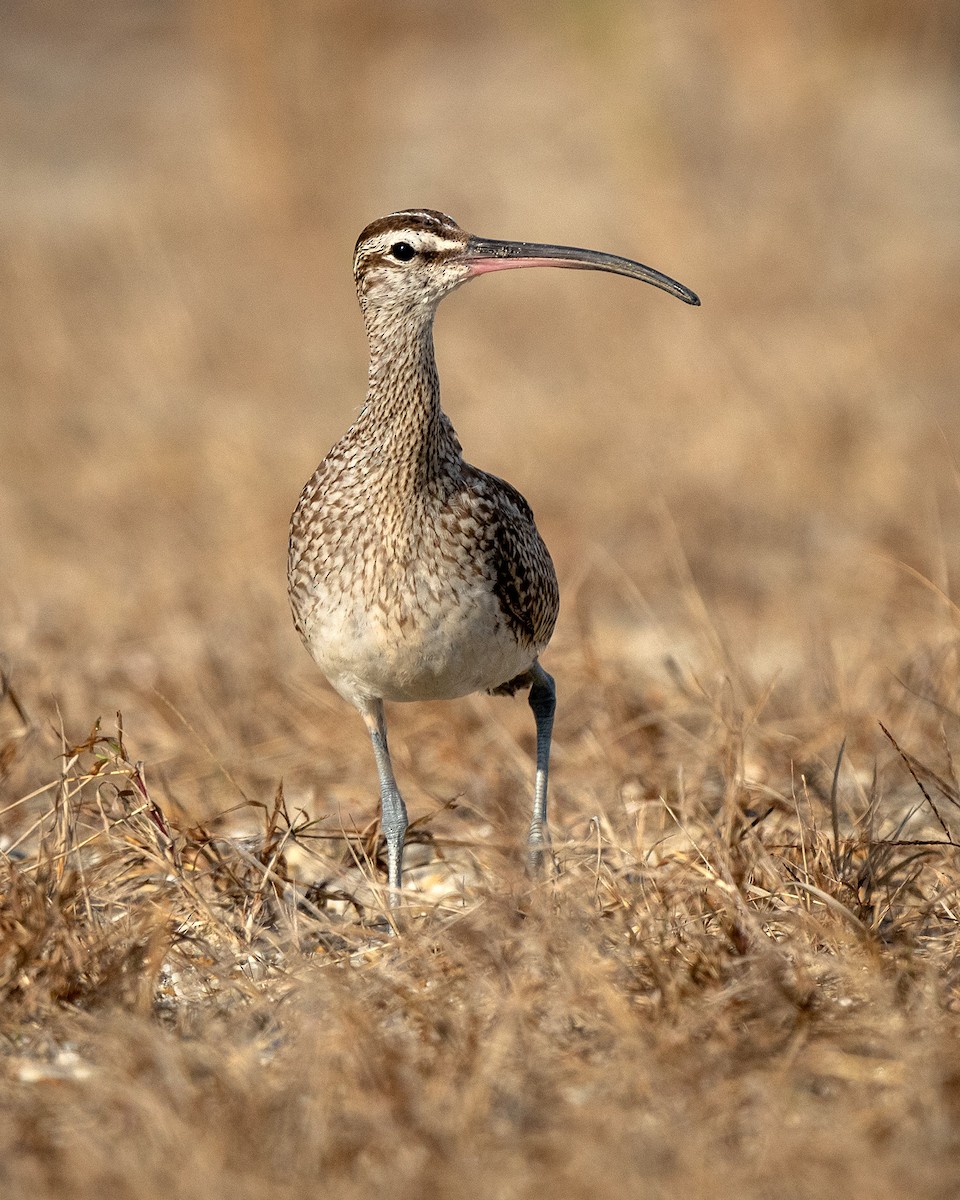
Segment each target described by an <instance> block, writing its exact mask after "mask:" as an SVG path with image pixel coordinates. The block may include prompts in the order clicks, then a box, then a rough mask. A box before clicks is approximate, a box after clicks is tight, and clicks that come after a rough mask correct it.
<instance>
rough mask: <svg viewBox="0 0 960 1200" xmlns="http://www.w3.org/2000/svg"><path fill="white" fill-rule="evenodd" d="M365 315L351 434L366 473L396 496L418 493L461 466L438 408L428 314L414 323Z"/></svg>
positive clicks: (457, 447) (453, 436)
mask: <svg viewBox="0 0 960 1200" xmlns="http://www.w3.org/2000/svg"><path fill="white" fill-rule="evenodd" d="M364 315H365V319H366V326H367V337H368V340H369V344H370V371H369V381H368V386H367V400H366V403H365V404H364V406H363V409H362V411H361V413H360V416H359V417H358V418H357V422H356V426H355V430H356V433H357V434H358V435H359V437H360V439H361V441H362V442H363V444H364V446H365V448H366V451H367V457H368V467H369V468H370V469H371V470H375V471H377V472H378V474H379V473H381V472H382V474H383V475H384V476H389V477H390V478H391V480H392V483H393V487H394V489H395V490H396V491H398V492H408V491H422V490H423V489H424V488H426V487H428V486H429V484H430V483H431V482H433V481H435V480H437V479H439V478H442V477H443V475H444V474H445V473H449V472H450V471H451V470H452V469H456V467H457V465H458V464H459V463H460V462H461V461H462V458H461V452H460V443H459V442H458V441H457V437H456V434H455V433H454V431H453V427H452V425H451V424H450V421H449V420H448V418H447V417H446V415H445V414H444V413H443V411H442V410H441V408H440V380H439V378H438V376H437V362H436V358H435V356H434V351H433V313H432V312H431V313H429V314H423V315H422V316H418V318H417V319H405V318H406V314H404V315H403V317H400V316H398V315H397V314H394V313H388V314H383V313H366V314H364Z"/></svg>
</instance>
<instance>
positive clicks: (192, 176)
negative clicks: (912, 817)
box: [0, 0, 960, 810]
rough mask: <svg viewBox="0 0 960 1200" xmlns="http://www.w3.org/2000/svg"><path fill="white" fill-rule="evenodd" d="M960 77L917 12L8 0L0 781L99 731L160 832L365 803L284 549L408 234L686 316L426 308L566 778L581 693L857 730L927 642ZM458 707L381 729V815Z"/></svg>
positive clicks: (940, 548) (501, 297) (426, 773)
mask: <svg viewBox="0 0 960 1200" xmlns="http://www.w3.org/2000/svg"><path fill="white" fill-rule="evenodd" d="M958 82H960V8H958V6H957V5H956V3H955V2H954V0H899V2H897V3H895V2H894V0H844V2H841V3H827V2H826V0H824V2H822V3H821V2H817V0H813V2H811V0H802V2H801V0H795V2H789V0H786V2H784V0H742V2H741V3H738V4H735V5H734V4H727V3H723V2H722V0H688V2H687V3H684V4H676V3H673V2H670V0H649V2H644V3H628V2H626V0H564V2H563V3H560V4H547V3H534V4H527V5H516V4H508V3H505V2H504V0H468V2H465V3H458V4H449V3H447V2H446V0H374V2H370V3H355V2H348V0H341V2H337V0H328V2H324V0H285V2H281V0H181V2H179V3H171V2H168V0H128V2H126V3H119V2H118V3H108V2H106V0H102V2H100V3H93V4H87V5H83V6H72V5H66V4H56V3H42V2H40V0H37V2H35V3H27V2H18V0H8V2H7V3H6V4H4V5H3V6H2V8H0V158H2V163H3V168H2V171H0V329H2V336H0V663H2V665H3V668H4V670H5V671H6V672H7V674H8V676H9V678H10V680H11V682H12V684H13V686H14V688H15V691H16V695H17V697H18V701H19V705H20V707H21V708H22V709H24V710H25V711H26V713H27V715H28V717H29V719H30V722H31V723H32V727H33V728H34V729H35V730H37V729H39V730H45V731H47V733H40V734H37V736H36V738H33V739H32V740H31V739H26V740H25V744H24V745H20V744H19V743H18V746H17V749H16V753H15V754H11V756H10V757H11V758H15V759H16V761H15V762H14V764H13V766H12V767H10V764H9V763H8V764H7V765H8V768H10V769H11V770H12V771H13V778H12V781H11V782H10V784H9V786H10V787H11V789H18V788H20V787H26V786H27V785H28V784H29V783H30V781H31V779H34V780H35V779H45V778H48V777H49V775H50V773H51V771H53V770H55V761H56V760H55V752H56V749H57V747H56V743H55V741H51V740H50V738H49V737H48V733H49V730H51V729H53V728H55V727H56V726H57V724H58V722H59V720H60V718H61V717H62V720H63V722H64V725H65V728H66V730H67V734H68V737H73V738H78V737H82V736H83V735H84V734H85V733H86V731H87V730H88V729H89V727H90V725H91V724H92V722H93V721H94V719H95V718H96V717H98V716H103V717H104V719H105V721H107V720H108V719H109V720H112V717H113V713H114V712H115V711H116V710H117V709H122V710H123V712H124V717H125V722H126V725H127V728H128V731H129V736H130V737H131V739H132V740H133V741H134V743H135V746H136V751H137V753H138V755H139V756H142V757H144V758H146V759H147V760H148V762H149V763H150V764H151V768H150V769H153V770H154V771H156V772H159V773H160V775H161V778H162V779H163V780H164V783H165V787H166V788H167V791H168V797H167V799H168V802H169V803H171V804H173V803H180V804H182V805H183V806H184V807H186V808H188V809H190V810H196V809H197V808H203V807H205V806H206V807H208V808H210V807H217V806H222V805H223V804H224V803H226V801H227V800H228V799H230V798H231V797H233V798H235V796H236V794H235V791H234V790H233V789H234V785H233V783H229V782H227V781H226V777H227V776H228V775H229V776H230V777H231V778H232V779H234V780H236V781H239V783H240V785H241V786H243V787H245V788H246V789H247V793H248V794H250V795H257V796H259V797H261V798H263V797H264V796H265V795H267V794H268V793H269V792H270V791H272V789H273V787H275V785H276V782H277V780H278V778H279V777H280V776H281V775H282V776H283V777H284V778H285V780H286V781H287V784H288V787H290V788H291V789H297V788H299V789H300V791H299V793H298V794H299V795H301V796H302V797H303V798H304V800H305V802H306V803H308V804H309V803H311V802H312V801H315V802H317V803H321V802H322V803H326V802H328V801H329V800H330V798H331V797H337V796H338V795H339V794H340V793H339V792H338V790H337V789H342V788H346V793H345V794H346V795H347V798H349V797H350V796H352V797H354V798H363V803H364V804H368V805H371V806H372V805H373V803H374V800H375V797H374V796H373V795H372V794H371V793H372V789H373V779H372V766H371V764H370V763H369V762H368V761H367V749H366V746H365V736H364V734H363V730H362V726H360V723H359V721H357V719H356V716H355V714H353V713H352V712H350V711H349V710H348V709H347V706H345V705H343V704H342V702H340V701H339V700H337V699H336V698H335V697H334V696H333V695H332V693H329V692H328V691H327V690H326V688H325V685H324V684H323V683H322V681H321V680H320V679H319V677H318V675H317V672H316V670H315V668H314V667H313V665H312V663H311V662H310V660H309V659H308V657H307V655H306V654H305V653H304V651H303V650H302V648H301V647H300V645H299V643H298V642H297V639H296V636H295V634H294V632H293V630H292V626H291V622H290V619H289V615H288V610H287V602H286V597H285V556H286V530H287V521H288V519H289V514H290V512H291V510H292V509H293V506H294V504H295V503H296V500H297V497H298V495H299V491H300V489H301V487H302V485H303V483H304V482H305V481H306V479H307V478H308V476H309V475H310V473H311V472H312V471H313V469H314V467H315V466H316V464H317V462H318V461H319V460H320V458H321V457H322V456H323V454H324V453H325V452H326V450H327V449H328V447H329V446H330V445H331V444H332V443H333V441H335V440H336V438H337V437H338V436H339V435H340V433H342V432H343V430H344V429H345V428H346V427H347V425H348V424H349V423H350V422H351V420H352V419H353V416H354V414H355V412H356V411H357V409H358V407H359V405H360V404H361V402H362V399H363V393H364V385H365V376H366V352H365V351H366V348H365V342H364V337H363V329H362V324H361V321H360V316H359V312H358V309H357V304H356V298H355V294H354V288H353V280H352V277H351V270H350V266H351V255H352V250H353V244H354V240H355V238H356V236H357V233H358V232H359V230H360V229H361V228H362V227H363V226H364V225H365V224H366V223H367V222H368V221H370V220H372V219H373V218H375V217H378V216H381V215H383V214H384V213H386V212H389V211H391V210H394V209H398V208H403V207H410V206H425V207H432V208H439V209H442V210H445V211H447V212H449V213H451V214H452V215H453V216H454V217H455V218H456V219H457V220H458V221H459V222H460V223H461V224H462V225H463V226H464V227H465V228H467V229H468V230H470V231H471V232H476V233H479V234H483V235H487V236H501V237H508V238H522V239H529V240H537V241H552V242H564V243H571V244H576V245H585V246H590V247H594V248H598V249H604V250H608V251H611V252H615V253H619V254H625V255H628V256H631V257H635V258H638V259H640V260H641V261H643V262H646V263H648V264H650V265H651V266H654V267H656V268H658V269H660V270H662V271H665V272H667V273H668V274H670V275H672V276H674V277H676V278H678V279H680V280H681V281H682V282H684V283H685V284H687V285H688V286H690V287H692V288H693V289H694V290H696V291H697V292H698V293H699V294H700V296H701V298H702V301H703V307H702V308H701V309H699V310H694V309H689V308H686V307H685V306H683V305H680V304H678V303H676V302H675V301H673V300H672V299H670V298H669V297H667V296H665V295H663V294H661V293H658V292H656V291H654V290H653V289H650V288H642V287H637V286H633V285H631V284H630V283H629V282H627V281H626V280H622V279H616V278H613V277H610V276H601V275H592V274H581V273H571V272H517V273H510V274H506V275H501V276H497V277H495V278H491V279H484V280H480V281H478V282H477V283H476V284H473V285H471V286H470V287H469V288H467V289H464V290H463V291H461V292H458V293H457V294H456V296H454V297H453V298H451V299H450V300H448V301H447V302H446V303H445V304H444V305H443V307H442V309H441V312H440V316H439V319H438V327H437V346H438V355H439V361H440V374H441V380H442V383H443V388H444V403H445V407H446V408H447V411H448V412H449V414H450V416H451V418H452V420H453V422H454V424H455V426H456V428H457V430H458V432H459V434H460V437H461V440H462V442H463V444H464V447H465V450H466V453H467V456H468V458H470V459H471V461H473V462H475V463H477V464H478V465H481V466H483V467H484V468H487V469H489V470H492V471H494V472H496V473H498V474H500V475H503V476H505V477H506V478H507V479H509V480H511V481H512V482H513V483H514V484H515V485H517V486H518V487H519V488H520V489H521V490H522V491H523V492H524V494H525V495H526V496H527V498H528V499H529V500H530V502H531V504H532V505H533V508H534V510H535V512H536V514H537V517H538V521H539V523H540V526H541V529H542V531H543V533H544V535H545V537H546V540H547V542H548V544H549V545H550V547H551V550H552V551H553V553H554V557H555V559H556V562H557V566H558V571H559V574H560V577H561V587H562V591H563V600H564V608H563V615H562V618H561V624H560V628H559V630H558V634H557V638H556V644H555V648H553V649H552V650H551V652H550V656H549V657H548V666H550V669H551V670H555V671H556V672H557V674H558V675H559V677H560V683H561V696H562V697H564V696H565V697H566V699H565V700H564V701H563V702H564V703H566V704H567V706H568V707H567V712H568V714H574V715H568V717H567V718H566V720H567V721H568V726H567V727H566V733H565V737H566V739H567V741H568V743H569V741H570V740H571V736H572V733H573V730H572V726H571V725H570V724H569V723H570V722H573V721H574V720H577V721H579V720H580V719H581V718H580V717H579V716H576V715H575V714H577V712H578V709H577V703H578V697H579V699H580V700H583V697H584V695H586V693H585V692H583V691H580V692H576V690H575V689H577V688H580V687H581V683H582V681H583V680H584V679H587V683H589V679H588V678H587V677H588V675H589V671H588V670H587V668H588V667H590V664H591V663H593V664H596V663H597V662H604V663H607V664H609V666H608V668H607V669H608V672H609V674H608V675H607V676H606V677H605V678H607V679H608V680H609V679H611V678H612V679H614V680H619V681H625V683H624V684H623V686H627V687H630V688H632V689H633V691H634V693H636V697H637V701H636V702H637V704H638V705H639V706H640V708H641V709H642V708H643V707H644V705H651V704H654V703H656V702H657V696H658V693H657V688H658V687H663V686H666V684H664V683H663V680H669V678H670V672H671V671H673V672H674V673H676V672H677V671H680V672H689V673H690V675H692V676H694V677H696V678H700V679H707V678H708V677H709V676H710V675H711V672H714V673H717V674H719V675H720V676H723V677H724V678H725V679H726V680H727V682H728V683H729V682H730V680H731V678H733V677H734V676H735V677H736V678H735V680H734V683H735V684H736V687H740V686H742V687H743V688H744V698H745V699H744V702H745V701H746V699H749V698H750V695H751V694H754V693H751V687H755V689H756V691H755V694H762V693H763V691H764V689H765V688H766V687H767V686H768V685H771V684H772V683H773V681H777V684H776V686H777V688H778V689H779V692H778V694H779V695H781V696H786V697H787V699H786V700H784V701H783V702H782V703H783V704H784V706H785V707H784V709H783V711H784V713H785V715H786V716H787V717H791V718H795V717H797V715H798V713H801V712H802V713H806V714H807V715H808V717H810V719H811V720H812V719H813V718H814V717H815V716H816V715H817V714H818V713H823V712H825V711H826V710H827V709H830V710H831V712H836V713H839V714H840V717H839V718H838V719H843V720H846V721H848V722H849V721H850V720H852V719H853V717H852V716H851V714H854V715H855V714H856V713H857V712H860V711H861V710H863V711H864V712H866V711H867V710H870V708H871V703H872V698H871V694H870V693H869V691H868V690H867V688H866V686H863V687H861V686H860V682H859V681H861V680H862V679H863V678H864V674H863V673H864V672H865V671H872V672H874V675H873V676H871V678H874V677H875V676H876V675H877V674H878V673H879V674H882V673H883V672H888V673H889V672H894V671H897V670H899V669H900V667H901V666H902V664H903V663H904V661H905V660H907V659H909V658H910V656H911V655H912V654H914V653H915V652H916V651H917V650H918V648H920V647H923V646H930V645H934V644H937V641H938V639H942V638H943V637H944V635H945V634H947V633H949V632H950V631H951V629H952V621H953V616H952V607H951V604H950V603H949V597H950V596H951V595H952V594H953V579H954V576H955V574H956V552H957V548H958V537H960V494H958V474H957V454H958V449H960V406H958V403H957V367H958V353H960V333H958V330H960V208H958V196H960V91H958ZM551 664H552V665H551ZM585 664H586V665H585ZM664 664H666V666H664ZM585 671H586V675H585V674H584V672H585ZM565 679H566V680H567V682H565ZM744 680H751V681H753V683H751V684H747V683H744V682H743V681H744ZM658 681H660V682H658ZM587 683H584V684H583V687H586V686H587ZM705 686H706V685H705ZM736 687H735V688H734V690H736ZM571 689H574V690H573V691H572V690H571ZM491 703H492V702H491ZM486 704H487V702H486V701H476V702H467V703H465V704H464V705H460V706H452V707H450V706H448V707H445V708H443V709H442V712H441V710H439V709H438V710H436V711H435V710H434V709H433V708H432V707H431V706H424V707H423V708H422V710H420V711H421V712H422V713H425V714H426V715H420V716H415V715H412V710H411V711H410V712H404V713H403V714H402V715H400V716H398V718H397V720H398V722H399V728H400V729H401V738H402V737H403V736H404V734H406V733H408V734H409V735H410V740H411V743H413V742H416V743H417V744H418V745H420V747H421V750H422V751H423V752H422V754H421V756H420V757H419V758H418V760H417V766H418V770H419V771H420V775H419V776H418V779H419V781H420V782H419V783H418V786H423V787H425V788H427V789H428V790H430V789H433V790H434V791H435V792H437V793H441V794H442V793H444V790H445V789H450V790H456V789H457V788H458V787H462V786H463V781H464V771H465V768H464V764H463V758H462V753H458V754H456V755H454V754H453V751H454V750H455V749H456V750H460V749H462V747H459V746H456V745H455V741H456V737H457V736H458V732H457V731H458V725H457V722H460V723H461V726H463V727H464V728H468V730H474V731H475V730H476V729H477V728H480V727H481V726H482V725H483V722H485V721H487V720H488V718H486V717H482V716H481V715H479V714H481V713H482V712H485V711H486V710H485V709H481V708H479V707H478V705H486ZM831 706H832V707H831ZM523 709H525V705H514V706H513V707H512V708H511V706H509V705H504V706H502V707H501V708H498V709H496V713H497V714H498V715H497V716H496V717H493V718H489V720H490V721H495V722H496V723H497V724H496V728H497V729H498V730H499V729H500V728H501V725H503V724H504V723H505V726H506V727H509V728H511V729H513V728H515V729H516V730H517V731H521V730H522V731H523V732H522V734H521V733H520V732H517V734H516V736H517V737H522V739H525V740H524V745H525V746H526V747H529V744H530V742H531V739H532V733H531V731H528V730H527V728H526V726H527V723H528V714H526V713H525V712H524V711H522V710H523ZM2 719H3V721H5V722H6V725H7V727H8V728H9V729H14V730H16V729H19V728H20V725H21V723H22V722H21V715H18V713H16V712H15V711H14V710H13V708H12V707H11V706H10V705H9V704H8V705H6V706H4V708H3V716H2ZM624 719H626V718H624ZM870 720H871V722H872V721H873V716H872V712H871V717H870ZM450 722H453V724H452V725H451V724H450ZM418 723H419V724H418ZM511 723H512V724H511ZM836 728H837V729H839V726H837V727H836ZM871 728H874V729H875V724H871ZM429 731H434V732H436V733H437V737H438V738H440V739H441V740H440V741H439V742H437V741H434V742H431V745H432V746H433V748H432V749H427V750H424V749H423V746H424V733H425V732H429ZM444 731H446V732H444ZM834 731H835V730H834V727H833V726H831V736H833V732H834ZM561 732H563V728H561ZM444 736H446V737H448V738H449V739H451V740H449V741H448V742H447V743H444V742H443V741H442V737H444ZM490 736H493V735H490ZM839 736H840V734H839V732H838V733H837V737H838V738H839ZM31 737H32V735H31ZM560 740H561V742H562V741H563V738H561V739H560ZM26 742H29V746H27V745H26ZM447 753H449V755H450V761H451V764H452V765H451V766H450V767H449V770H448V769H447V767H446V765H445V763H446V759H445V757H444V755H445V754H447ZM354 764H356V771H357V773H356V777H355V779H353V780H351V779H350V772H351V771H352V770H353V767H354ZM402 769H403V770H405V771H407V772H408V773H409V772H410V770H411V769H412V763H411V761H410V760H409V755H408V756H407V761H406V762H405V763H403V765H402ZM518 770H519V768H518ZM560 770H561V772H562V750H561V768H560ZM561 780H562V775H561ZM424 781H425V782H424ZM511 786H512V785H511ZM562 786H563V785H562V782H561V787H562ZM351 788H352V789H353V790H352V791H351V790H350V789H351ZM317 789H326V790H325V791H324V793H323V796H322V797H321V798H320V799H318V791H317ZM13 794H17V793H16V790H14V792H13Z"/></svg>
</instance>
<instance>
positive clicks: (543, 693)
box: [527, 663, 557, 875]
mask: <svg viewBox="0 0 960 1200" xmlns="http://www.w3.org/2000/svg"><path fill="white" fill-rule="evenodd" d="M530 674H531V676H532V678H533V684H532V685H531V688H530V707H531V708H532V709H533V716H534V719H535V720H536V722H537V781H536V784H535V786H534V790H533V820H532V821H531V822H530V834H529V837H528V838H527V869H528V870H529V871H530V873H531V875H539V874H540V873H541V872H542V871H543V862H544V855H545V852H546V849H547V846H548V844H549V841H548V839H549V835H548V833H547V775H548V773H549V770H550V738H551V735H552V734H553V713H554V710H555V709H556V707H557V688H556V684H554V682H553V676H551V675H548V674H547V672H546V671H545V670H544V669H543V667H541V666H540V664H539V663H534V664H533V667H532V669H531V671H530Z"/></svg>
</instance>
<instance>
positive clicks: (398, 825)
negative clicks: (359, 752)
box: [361, 700, 407, 908]
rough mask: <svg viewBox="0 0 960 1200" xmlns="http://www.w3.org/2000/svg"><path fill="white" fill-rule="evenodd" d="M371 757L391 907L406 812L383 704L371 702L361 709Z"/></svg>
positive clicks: (394, 899)
mask: <svg viewBox="0 0 960 1200" xmlns="http://www.w3.org/2000/svg"><path fill="white" fill-rule="evenodd" d="M361 715H362V716H363V720H364V723H365V724H366V726H367V732H368V733H369V734H370V741H371V742H372V743H373V756H374V758H375V759H376V760H377V774H378V775H379V776H380V828H381V829H382V830H383V836H384V837H385V838H386V842H387V885H388V887H389V889H390V892H389V902H390V907H391V908H396V907H397V905H398V904H399V903H400V886H401V877H402V875H403V839H404V835H405V834H406V832H407V809H406V805H405V804H404V803H403V797H402V796H401V795H400V789H399V788H398V787H397V781H396V779H395V778H394V776H393V765H392V763H391V762H390V749H389V747H388V746H387V722H386V719H385V717H384V713H383V701H382V700H372V701H370V703H369V707H366V706H365V707H364V708H363V709H361Z"/></svg>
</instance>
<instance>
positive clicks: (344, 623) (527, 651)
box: [304, 579, 536, 702]
mask: <svg viewBox="0 0 960 1200" xmlns="http://www.w3.org/2000/svg"><path fill="white" fill-rule="evenodd" d="M413 587H414V593H413V594H411V595H409V596H408V597H406V598H405V603H403V604H401V605H396V604H391V605H389V606H386V607H381V606H379V605H376V604H373V605H370V606H369V607H367V606H366V605H364V604H359V605H358V604H356V603H353V602H352V597H351V596H349V595H344V594H341V595H339V596H336V597H334V596H327V597H324V598H323V599H320V598H318V602H317V603H316V605H315V606H314V608H313V610H312V612H311V613H310V616H309V618H308V619H307V621H306V622H305V628H304V634H305V639H304V640H305V641H306V644H307V648H308V649H309V651H310V653H311V654H312V655H313V657H314V659H315V660H316V662H317V663H318V665H319V666H320V669H321V670H322V671H323V672H324V674H325V675H326V677H327V679H329V681H330V683H331V684H332V685H333V686H334V687H335V688H336V690H337V691H338V692H339V693H340V694H341V695H342V696H344V697H345V698H346V699H348V700H351V701H354V702H356V700H357V699H361V698H371V697H379V698H380V699H383V700H400V701H403V700H452V699H454V698H456V697H458V696H466V695H469V694H470V693H471V692H478V691H485V690H486V689H488V688H495V687H498V686H499V685H500V684H502V683H506V682H507V681H508V680H510V679H513V678H515V677H516V676H517V675H520V674H522V673H523V672H524V671H526V670H528V669H529V667H530V666H531V665H532V663H533V661H534V658H535V657H536V649H535V648H533V647H531V646H526V647H523V646H521V645H519V643H518V642H517V639H516V637H515V635H514V634H513V632H512V631H511V630H510V629H509V628H508V627H507V625H506V622H505V621H504V619H503V616H502V614H501V612H500V609H499V604H498V602H497V600H496V597H495V596H494V595H493V594H492V593H491V592H490V591H489V590H488V589H487V588H486V587H484V586H477V587H475V588H467V587H464V588H462V589H457V590H456V591H455V592H451V591H447V592H446V593H445V594H443V595H436V594H434V593H433V591H432V590H431V588H430V587H429V586H428V584H427V583H426V581H425V580H422V579H421V580H416V581H414V583H413Z"/></svg>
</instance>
